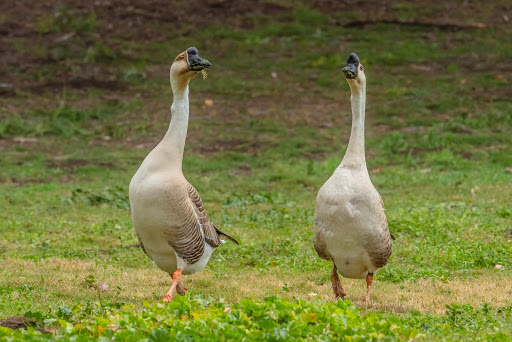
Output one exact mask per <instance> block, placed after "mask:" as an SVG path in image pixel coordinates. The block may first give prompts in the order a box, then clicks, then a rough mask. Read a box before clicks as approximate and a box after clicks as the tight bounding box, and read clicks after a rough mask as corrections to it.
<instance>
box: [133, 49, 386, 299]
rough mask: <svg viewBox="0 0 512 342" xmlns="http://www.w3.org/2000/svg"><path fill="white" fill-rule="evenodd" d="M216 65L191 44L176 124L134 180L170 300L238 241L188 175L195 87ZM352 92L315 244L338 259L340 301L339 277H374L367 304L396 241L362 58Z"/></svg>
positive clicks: (320, 200) (181, 59)
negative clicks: (217, 221)
mask: <svg viewBox="0 0 512 342" xmlns="http://www.w3.org/2000/svg"><path fill="white" fill-rule="evenodd" d="M210 66H211V63H210V62H209V61H207V60H206V59H203V58H201V57H200V56H199V53H198V51H197V49H196V48H194V47H190V48H188V49H187V50H186V51H184V52H182V53H180V54H179V55H178V56H177V57H176V58H175V59H174V62H173V63H172V65H171V70H170V78H171V87H172V92H173V94H174V99H173V103H172V106H171V113H172V118H171V123H170V125H169V129H168V131H167V133H166V134H165V136H164V138H163V139H162V141H161V142H160V143H159V144H158V145H157V146H156V147H155V148H154V149H153V150H152V151H151V152H150V153H149V155H148V156H147V157H146V159H144V161H143V162H142V165H141V166H140V167H139V169H138V170H137V172H136V173H135V175H134V176H133V178H132V180H131V182H130V206H131V210H132V220H133V226H134V229H135V232H136V234H137V237H138V238H139V241H140V244H141V246H142V249H143V250H144V252H145V253H146V254H147V256H148V257H149V258H151V259H152V260H153V261H154V262H155V264H156V265H157V266H158V267H159V268H160V269H162V270H163V271H165V272H167V273H168V274H169V275H170V276H171V278H172V285H171V288H170V289H169V291H168V292H167V293H166V294H165V296H164V298H163V301H172V298H173V295H174V293H175V292H177V293H178V294H181V295H183V294H184V293H185V292H186V291H187V288H185V287H184V286H183V285H182V284H181V283H180V280H181V275H182V274H184V275H187V274H193V273H196V272H198V271H200V270H202V269H203V268H204V267H205V266H206V264H207V262H208V259H209V258H210V256H211V255H212V252H213V251H214V250H215V248H217V247H218V246H220V245H221V244H222V243H224V240H231V241H232V242H234V243H236V244H238V242H237V241H236V240H235V239H233V238H232V237H230V236H229V235H227V234H225V233H223V232H221V231H220V230H219V229H217V227H215V225H214V224H213V223H212V222H211V221H210V219H209V218H208V215H207V214H206V212H205V209H204V207H203V203H202V201H201V197H200V196H199V194H198V192H197V191H196V189H195V188H194V187H193V186H192V185H191V184H190V183H189V182H188V181H187V180H186V179H185V177H184V175H183V172H182V162H183V150H184V148H185V140H186V137H187V128H188V119H189V100H188V94H189V87H188V85H189V82H190V80H191V79H192V78H194V77H195V76H197V74H198V73H199V72H203V70H204V69H206V68H209V67H210ZM342 71H343V73H344V74H345V77H346V79H347V82H348V84H349V86H350V90H351V93H352V95H351V103H352V131H351V135H350V141H349V144H348V148H347V151H346V154H345V157H344V158H343V160H342V162H341V164H340V166H339V167H338V168H337V169H336V170H335V171H334V174H333V175H332V176H331V177H330V178H329V179H328V180H327V182H326V183H325V184H324V185H323V186H322V188H321V189H320V191H319V192H318V196H317V199H316V209H315V237H314V246H315V250H316V251H317V253H318V255H319V256H320V257H321V258H323V259H327V260H331V261H332V262H333V268H332V272H331V281H332V288H333V291H334V294H335V296H336V298H342V299H343V298H344V297H345V292H344V291H343V288H342V286H341V283H340V279H339V277H338V272H339V273H340V274H341V275H342V276H344V277H347V278H361V279H364V278H366V283H367V292H366V297H365V301H367V302H368V301H369V300H370V287H371V285H372V283H373V274H374V273H375V271H377V269H379V268H380V267H382V266H384V265H385V264H386V263H387V261H388V259H389V256H390V255H391V240H392V239H394V238H393V236H392V235H391V234H390V233H389V229H388V225H387V221H386V215H385V214H384V207H383V202H382V198H381V197H380V195H379V193H378V192H377V191H376V190H375V188H374V187H373V185H372V183H371V181H370V177H369V175H368V170H367V168H366V161H365V153H364V115H365V102H366V78H365V75H364V68H363V66H362V65H361V63H360V62H359V58H358V57H357V55H356V54H355V53H351V54H350V56H349V58H348V60H347V66H346V67H344V68H343V69H342Z"/></svg>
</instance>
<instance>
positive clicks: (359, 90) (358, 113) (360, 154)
mask: <svg viewBox="0 0 512 342" xmlns="http://www.w3.org/2000/svg"><path fill="white" fill-rule="evenodd" d="M350 90H351V93H352V94H351V96H350V102H351V106H352V130H351V132H350V140H349V142H348V147H347V152H346V153H345V157H343V161H342V162H341V165H342V166H344V167H350V168H360V167H363V166H364V167H366V159H365V156H364V113H365V104H366V85H365V84H362V85H360V86H359V87H355V86H354V87H352V86H351V87H350Z"/></svg>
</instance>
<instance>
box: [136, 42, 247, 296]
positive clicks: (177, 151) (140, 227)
mask: <svg viewBox="0 0 512 342" xmlns="http://www.w3.org/2000/svg"><path fill="white" fill-rule="evenodd" d="M210 66H211V63H210V62H209V61H207V60H206V59H203V58H201V57H200V56H199V52H198V50H197V49H196V48H195V47H190V48H188V49H187V50H186V51H183V52H182V53H180V54H179V55H178V56H177V57H176V58H175V59H174V62H173V63H172V65H171V69H170V79H171V89H172V92H173V95H174V98H173V103H172V106H171V122H170V125H169V129H168V130H167V133H166V134H165V136H164V137H163V139H162V141H160V143H159V144H158V145H157V146H156V147H155V148H154V149H153V150H152V151H151V152H150V153H149V154H148V156H147V157H146V158H145V159H144V161H143V162H142V164H141V165H140V167H139V169H138V170H137V172H136V173H135V175H134V176H133V178H132V180H131V182H130V187H129V198H130V207H131V211H132V221H133V227H134V229H135V233H136V235H137V237H138V239H139V241H140V245H141V247H142V250H143V251H144V253H146V255H147V256H148V257H149V258H150V259H151V260H153V262H154V263H155V264H156V265H157V266H158V267H159V268H160V269H162V270H163V271H165V272H167V273H169V275H170V276H171V278H172V285H171V288H170V289H169V291H168V292H167V293H166V294H165V296H164V298H163V301H165V302H170V301H172V298H173V295H174V291H175V290H176V292H178V294H180V295H183V294H185V292H186V291H187V288H185V287H184V286H183V285H182V284H181V283H180V280H181V275H182V274H184V275H188V274H193V273H196V272H198V271H200V270H202V269H203V268H204V267H205V266H206V264H207V263H208V259H209V258H210V256H211V255H212V252H213V251H214V250H215V248H217V247H218V246H220V245H221V244H222V243H224V240H221V238H225V239H228V240H231V241H233V242H234V243H236V244H238V242H237V241H236V240H235V239H233V238H232V237H230V236H229V235H227V234H225V233H223V232H221V231H220V230H218V229H217V227H215V225H214V224H213V223H212V222H211V221H210V219H209V218H208V215H207V214H206V211H205V209H204V206H203V202H202V201H201V197H200V196H199V193H198V192H197V190H196V189H195V188H194V187H193V186H192V185H191V184H190V183H189V182H188V181H187V180H186V179H185V176H184V175H183V171H182V162H183V150H184V148H185V140H186V137H187V128H188V118H189V100H188V94H189V88H188V84H189V82H190V80H191V79H192V78H194V77H195V76H196V75H197V74H198V73H199V72H204V69H206V68H209V67H210Z"/></svg>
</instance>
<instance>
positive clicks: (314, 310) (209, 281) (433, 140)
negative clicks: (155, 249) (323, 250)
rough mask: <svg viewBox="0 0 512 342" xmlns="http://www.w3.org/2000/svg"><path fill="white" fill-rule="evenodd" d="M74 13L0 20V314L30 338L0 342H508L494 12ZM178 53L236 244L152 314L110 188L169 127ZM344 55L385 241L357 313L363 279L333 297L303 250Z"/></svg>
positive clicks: (511, 82)
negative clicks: (357, 75) (359, 102)
mask: <svg viewBox="0 0 512 342" xmlns="http://www.w3.org/2000/svg"><path fill="white" fill-rule="evenodd" d="M25 2H27V3H28V1H25ZM75 2H76V4H73V3H75ZM21 3H22V4H23V1H22V2H21ZM69 3H70V4H69V5H68V6H62V5H59V3H58V2H57V1H52V2H50V3H49V4H37V5H33V8H32V11H28V9H27V8H26V7H23V6H22V5H20V4H18V5H16V6H14V5H13V6H12V7H10V8H9V9H6V10H5V11H3V13H4V14H0V28H1V29H2V30H0V31H1V32H6V33H5V34H4V35H3V37H2V38H1V40H0V43H2V44H3V45H4V46H5V48H6V53H5V58H3V61H2V62H1V64H0V67H1V68H2V69H1V73H0V75H2V79H0V82H4V81H3V80H5V83H2V85H1V87H0V104H1V106H0V165H1V167H0V208H2V210H1V211H0V235H1V239H0V263H1V265H2V266H1V267H0V319H2V318H8V317H12V316H26V317H28V318H30V321H31V322H30V323H29V325H30V327H28V329H20V330H11V329H9V328H2V327H0V341H4V340H5V341H19V340H30V341H31V340H54V339H55V340H57V339H61V340H71V339H76V340H77V341H88V340H91V341H94V340H97V339H98V338H99V337H102V338H103V339H104V340H113V339H115V340H116V341H117V340H121V341H140V340H144V339H146V340H148V341H168V340H176V341H194V340H199V339H202V340H205V341H210V340H211V341H215V340H222V341H224V340H226V341H227V340H242V339H244V338H245V340H246V341H262V340H269V341H281V340H282V341H287V340H290V341H297V340H304V341H306V340H307V341H328V340H336V341H337V340H346V341H370V340H372V341H377V340H378V341H381V340H382V341H387V340H389V341H395V340H403V341H411V340H424V341H438V340H439V341H476V340H481V341H510V340H512V324H510V322H511V321H512V205H511V203H512V101H511V98H512V91H511V89H512V47H511V46H510V43H509V39H510V22H509V21H508V19H506V18H509V17H511V18H512V7H511V6H510V4H508V2H507V1H497V2H495V3H494V4H493V5H489V4H485V3H482V4H480V3H473V2H469V3H468V2H461V1H448V2H436V1H433V2H432V3H429V4H428V5H424V4H421V2H420V1H410V2H400V1H390V2H389V3H388V4H386V5H374V6H370V5H361V6H356V5H354V4H345V2H339V3H337V4H336V3H335V4H329V3H328V2H322V1H317V2H313V1H311V2H306V3H297V2H295V1H279V2H271V1H258V2H255V3H254V4H253V5H251V4H250V3H248V2H247V3H246V2H244V1H242V2H239V3H237V5H234V4H231V5H230V6H228V5H227V4H225V3H224V2H218V3H217V4H215V3H214V2H213V1H212V2H211V3H209V4H208V5H205V6H203V7H199V6H198V5H194V4H190V3H189V2H184V1H178V2H177V3H176V8H171V6H168V5H165V4H163V2H159V1H155V2H154V4H153V5H152V6H154V7H151V6H150V5H149V4H146V3H145V2H144V3H143V2H141V1H139V2H137V1H136V0H133V1H130V3H131V5H130V6H125V7H123V8H121V6H119V8H117V7H114V8H110V7H108V5H105V4H103V2H96V3H95V4H94V5H92V4H91V5H83V6H82V5H80V4H81V2H78V1H70V2H69ZM2 6H3V7H6V6H7V5H2ZM31 6H32V5H31ZM194 6H197V7H194ZM507 15H508V16H507ZM20 18H25V19H24V22H25V23H26V24H23V25H21V24H19V23H18V22H19V21H21V19H20ZM189 46H196V47H197V48H198V49H199V52H200V54H201V56H203V57H205V58H207V59H208V60H209V61H211V62H212V64H213V67H212V68H211V69H209V71H208V78H207V79H205V80H202V79H201V77H196V78H195V79H194V80H193V81H192V82H191V84H190V123H189V130H188V137H187V145H186V148H185V158H184V165H183V170H184V174H185V176H186V177H187V179H188V180H189V181H190V182H191V183H192V184H193V185H194V186H195V187H196V189H197V190H198V191H199V193H200V194H201V197H202V199H203V202H204V204H205V208H206V210H207V212H208V214H209V216H210V218H211V220H212V221H213V222H214V223H215V224H216V225H217V226H218V227H219V229H221V230H222V231H225V232H226V233H228V234H230V235H232V236H233V237H235V238H236V239H237V240H238V241H239V242H240V243H241V245H240V246H236V245H234V244H231V243H226V244H224V245H222V246H220V247H219V248H218V249H217V250H216V251H215V252H214V254H213V256H212V258H211V259H210V262H209V264H208V265H207V267H206V268H205V269H204V270H203V271H202V272H200V273H197V274H195V275H191V276H184V277H183V278H182V282H183V284H184V286H186V287H188V288H189V291H188V293H187V295H186V296H184V297H178V298H176V299H175V300H174V302H173V303H170V304H167V303H163V302H162V301H161V298H162V297H163V295H164V294H165V292H166V291H167V290H168V287H169V286H170V283H171V281H170V278H169V276H168V275H167V274H165V273H164V272H162V271H161V270H159V269H158V268H157V267H156V266H155V265H154V264H153V263H152V262H151V260H149V259H148V258H147V257H146V255H145V254H144V253H143V251H142V250H141V248H140V247H139V246H138V240H137V238H136V236H135V234H134V231H133V228H132V224H131V218H130V208H129V202H128V184H129V182H130V179H131V177H132V176H133V174H134V173H135V171H136V170H137V168H138V166H139V165H140V163H141V162H142V160H143V159H144V157H145V156H146V155H147V154H148V153H149V151H150V150H151V149H152V148H153V147H154V146H155V145H156V144H157V143H158V142H159V141H160V139H161V138H162V137H163V135H164V134H165V132H166V130H167V126H168V123H169V118H170V113H169V108H170V105H171V103H172V93H171V91H170V86H169V80H168V77H169V70H168V69H169V67H170V64H171V62H172V60H173V59H174V57H175V56H176V55H178V54H179V53H180V52H182V51H184V50H185V49H186V48H187V47H189ZM352 51H354V52H356V53H357V54H358V55H359V57H360V58H361V62H362V63H363V64H364V66H365V74H366V78H367V107H366V156H367V165H368V169H369V170H370V177H371V179H372V182H373V183H374V185H375V187H376V188H377V189H378V191H379V192H380V194H381V196H382V198H383V200H384V203H385V206H386V215H387V218H388V222H389V227H390V231H391V233H392V234H393V235H394V236H395V237H396V241H394V244H393V254H392V256H391V259H390V261H389V263H388V265H386V266H385V267H384V268H382V269H381V270H379V272H378V273H377V274H376V275H375V283H374V285H373V287H372V303H371V304H369V305H367V304H364V303H363V298H364V293H365V288H366V284H365V282H364V280H350V279H344V278H341V281H342V284H343V287H344V289H345V291H346V292H347V299H348V300H346V301H335V300H334V296H333V293H332V289H331V283H330V277H329V276H330V270H331V264H330V263H329V262H327V261H325V260H322V259H320V258H319V257H318V256H317V254H316V252H315V250H314V248H313V242H312V241H313V214H314V203H315V196H316V193H317V192H318V190H319V188H320V187H321V186H322V185H323V183H324V182H325V181H326V180H327V179H328V178H329V177H330V175H331V174H332V172H333V171H334V169H335V168H336V167H337V166H338V165H339V163H340V161H341V158H342V157H343V154H344V151H345V149H346V146H347V143H348V139H349V135H350V124H351V115H350V90H349V87H348V85H347V82H346V81H345V79H344V77H343V74H342V73H341V69H340V67H339V66H340V65H341V64H342V63H343V62H344V61H345V60H346V58H347V56H348V54H349V53H350V52H352ZM496 265H501V266H498V267H496ZM106 285H107V286H106Z"/></svg>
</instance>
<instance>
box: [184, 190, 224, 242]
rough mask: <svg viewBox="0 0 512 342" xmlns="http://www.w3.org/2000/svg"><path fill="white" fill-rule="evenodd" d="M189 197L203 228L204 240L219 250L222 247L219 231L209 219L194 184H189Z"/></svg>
mask: <svg viewBox="0 0 512 342" xmlns="http://www.w3.org/2000/svg"><path fill="white" fill-rule="evenodd" d="M188 197H189V198H190V200H191V201H192V204H193V205H194V210H195V212H196V215H197V217H198V219H199V222H200V223H201V226H202V227H203V232H204V239H205V240H206V242H208V244H209V245H210V246H212V247H213V248H217V247H219V246H220V239H219V234H217V229H216V228H215V226H214V225H213V223H212V222H211V221H210V219H209V218H208V215H207V214H206V211H205V210H204V206H203V201H201V196H199V193H198V192H197V190H196V189H195V188H194V187H193V186H192V184H190V183H189V184H188Z"/></svg>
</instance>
